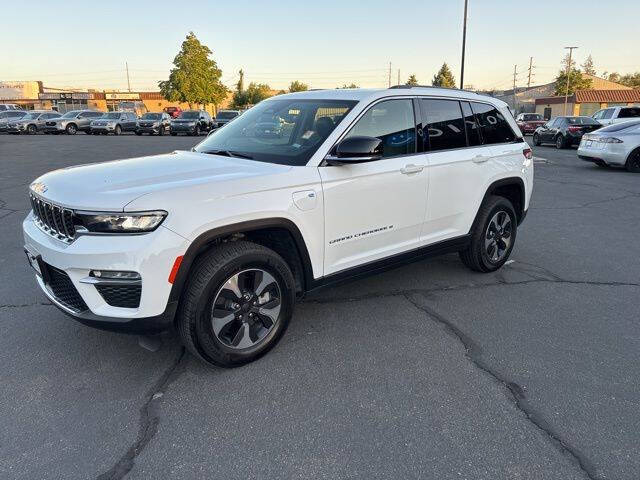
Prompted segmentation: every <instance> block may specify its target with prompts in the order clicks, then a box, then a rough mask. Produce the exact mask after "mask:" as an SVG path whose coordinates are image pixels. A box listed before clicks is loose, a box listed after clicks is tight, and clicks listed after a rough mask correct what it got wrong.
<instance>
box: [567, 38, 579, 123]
mask: <svg viewBox="0 0 640 480" xmlns="http://www.w3.org/2000/svg"><path fill="white" fill-rule="evenodd" d="M575 48H578V47H564V49H565V50H569V61H568V62H567V89H566V90H565V91H564V113H563V115H566V114H567V98H568V97H569V77H570V76H571V54H572V53H573V50H574V49H575Z"/></svg>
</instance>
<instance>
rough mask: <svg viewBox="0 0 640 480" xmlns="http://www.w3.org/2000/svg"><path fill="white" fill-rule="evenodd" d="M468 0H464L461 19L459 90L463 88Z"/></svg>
mask: <svg viewBox="0 0 640 480" xmlns="http://www.w3.org/2000/svg"><path fill="white" fill-rule="evenodd" d="M468 3H469V0H464V18H463V20H462V61H461V62H460V90H462V89H463V88H464V49H465V46H466V45H467V6H468Z"/></svg>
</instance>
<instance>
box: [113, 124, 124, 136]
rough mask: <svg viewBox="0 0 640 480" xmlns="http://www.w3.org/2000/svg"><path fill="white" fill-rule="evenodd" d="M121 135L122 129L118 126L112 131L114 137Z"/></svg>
mask: <svg viewBox="0 0 640 480" xmlns="http://www.w3.org/2000/svg"><path fill="white" fill-rule="evenodd" d="M121 133H122V127H121V126H120V125H116V128H114V129H113V134H114V135H120V134H121Z"/></svg>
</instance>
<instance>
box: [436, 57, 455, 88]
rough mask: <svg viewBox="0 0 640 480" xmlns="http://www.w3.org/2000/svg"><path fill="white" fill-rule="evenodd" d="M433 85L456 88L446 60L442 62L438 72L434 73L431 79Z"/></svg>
mask: <svg viewBox="0 0 640 480" xmlns="http://www.w3.org/2000/svg"><path fill="white" fill-rule="evenodd" d="M431 85H433V86H434V87H446V88H456V79H455V77H454V76H453V73H451V69H449V65H447V62H445V63H443V64H442V67H440V70H438V73H436V74H435V75H434V77H433V80H432V81H431Z"/></svg>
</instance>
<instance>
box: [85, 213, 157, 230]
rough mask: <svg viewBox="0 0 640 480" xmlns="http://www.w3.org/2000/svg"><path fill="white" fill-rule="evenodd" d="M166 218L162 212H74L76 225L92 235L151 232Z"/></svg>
mask: <svg viewBox="0 0 640 480" xmlns="http://www.w3.org/2000/svg"><path fill="white" fill-rule="evenodd" d="M166 216H167V212H165V211H164V210H154V211H152V212H135V213H89V212H76V214H75V217H76V219H77V220H76V224H77V225H78V226H80V227H84V228H85V229H87V230H88V231H89V232H92V233H141V232H152V231H153V230H155V229H156V228H158V226H159V225H160V224H161V223H162V221H163V220H164V219H165V217H166Z"/></svg>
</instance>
